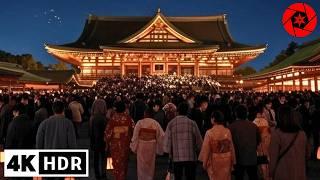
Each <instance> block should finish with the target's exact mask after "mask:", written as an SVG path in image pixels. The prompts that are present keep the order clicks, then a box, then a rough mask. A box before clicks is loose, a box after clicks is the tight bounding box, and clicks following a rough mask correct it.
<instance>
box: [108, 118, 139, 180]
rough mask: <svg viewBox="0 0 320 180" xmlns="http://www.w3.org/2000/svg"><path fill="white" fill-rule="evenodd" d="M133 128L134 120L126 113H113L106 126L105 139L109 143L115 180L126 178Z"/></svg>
mask: <svg viewBox="0 0 320 180" xmlns="http://www.w3.org/2000/svg"><path fill="white" fill-rule="evenodd" d="M133 129H134V122H133V120H132V118H131V117H130V116H129V115H128V114H127V113H115V114H114V115H113V116H112V117H111V119H110V121H109V123H108V125H107V127H106V130H105V140H106V143H107V144H109V150H110V152H111V157H112V165H113V167H114V170H113V175H114V178H115V180H125V179H126V178H127V170H128V161H129V153H130V147H129V146H130V139H131V137H132V133H133Z"/></svg>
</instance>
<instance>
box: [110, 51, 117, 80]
mask: <svg viewBox="0 0 320 180" xmlns="http://www.w3.org/2000/svg"><path fill="white" fill-rule="evenodd" d="M115 57H116V55H114V56H113V57H112V58H111V61H112V66H111V74H112V76H113V75H114V74H113V69H114V67H113V66H114V59H115Z"/></svg>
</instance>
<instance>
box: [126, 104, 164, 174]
mask: <svg viewBox="0 0 320 180" xmlns="http://www.w3.org/2000/svg"><path fill="white" fill-rule="evenodd" d="M152 117H153V110H152V109H149V108H148V109H146V111H145V113H144V119H142V120H139V121H138V123H137V124H136V126H135V128H134V131H133V137H132V140H131V144H130V147H131V150H132V151H133V152H134V153H136V154H137V172H138V180H153V179H154V170H155V161H156V154H159V155H162V154H163V137H164V132H163V130H162V128H161V126H160V124H159V123H158V122H157V121H156V120H154V119H152Z"/></svg>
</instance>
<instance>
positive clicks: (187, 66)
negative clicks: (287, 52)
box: [45, 10, 266, 85]
mask: <svg viewBox="0 0 320 180" xmlns="http://www.w3.org/2000/svg"><path fill="white" fill-rule="evenodd" d="M45 48H46V49H47V51H48V53H50V54H51V55H53V56H54V57H56V58H57V59H59V60H62V61H64V62H67V63H70V64H73V65H74V66H76V67H78V68H79V69H80V72H79V73H78V74H76V75H75V76H74V77H75V80H76V82H77V83H78V84H80V85H90V84H92V83H94V82H95V81H96V80H97V79H99V78H101V77H105V76H112V75H116V74H119V75H128V74H136V75H137V76H142V75H147V74H151V75H162V74H176V75H185V74H192V75H195V76H204V75H214V76H216V77H217V80H218V81H219V82H220V81H234V79H233V73H234V69H235V68H236V67H238V66H239V65H241V64H243V63H245V62H247V61H250V60H252V59H254V58H256V57H257V56H258V55H259V54H261V53H263V52H264V51H265V48H266V46H265V45H258V46H251V45H245V44H241V43H238V42H236V41H234V40H233V39H232V38H231V35H230V33H229V31H228V26H227V21H226V15H218V16H193V17H168V16H164V15H163V14H162V13H161V12H160V10H158V12H157V13H156V14H155V16H153V17H98V16H93V15H90V16H89V17H88V19H87V21H86V24H85V27H84V30H83V32H82V34H81V36H80V38H79V39H78V40H77V41H75V42H73V43H68V44H63V45H50V44H46V45H45Z"/></svg>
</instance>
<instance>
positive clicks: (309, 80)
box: [308, 79, 312, 90]
mask: <svg viewBox="0 0 320 180" xmlns="http://www.w3.org/2000/svg"><path fill="white" fill-rule="evenodd" d="M311 87H312V86H311V79H308V90H311Z"/></svg>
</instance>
